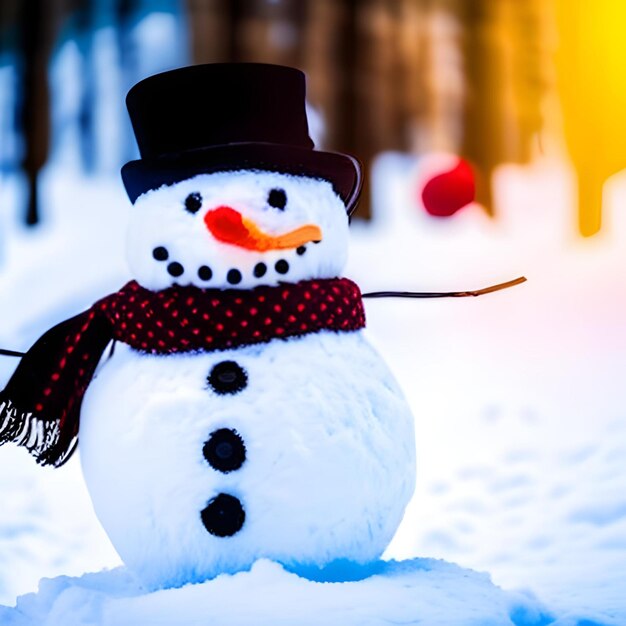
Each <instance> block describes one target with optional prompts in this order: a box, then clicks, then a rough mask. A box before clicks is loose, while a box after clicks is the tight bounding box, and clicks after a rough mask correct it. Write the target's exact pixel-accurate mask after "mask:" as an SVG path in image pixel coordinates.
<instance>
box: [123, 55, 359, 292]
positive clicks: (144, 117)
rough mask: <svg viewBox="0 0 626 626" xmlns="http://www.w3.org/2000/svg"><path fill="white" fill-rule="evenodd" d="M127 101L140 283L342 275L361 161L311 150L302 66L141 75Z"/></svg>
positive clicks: (245, 282)
mask: <svg viewBox="0 0 626 626" xmlns="http://www.w3.org/2000/svg"><path fill="white" fill-rule="evenodd" d="M126 103H127V106H128V112H129V114H130V118H131V121H132V124H133V129H134V131H135V137H136V139H137V144H138V146H139V153H140V155H141V158H140V159H138V160H134V161H130V162H129V163H126V165H124V167H123V168H122V178H123V180H124V185H125V187H126V191H127V192H128V196H129V198H130V200H131V202H133V204H134V205H135V206H134V207H133V210H132V212H131V214H132V217H131V224H130V235H129V237H130V253H129V257H130V266H131V270H132V273H133V275H134V278H135V279H136V280H137V282H139V283H140V284H141V285H142V286H144V287H146V288H148V289H153V290H160V289H164V288H167V287H169V286H171V285H175V284H176V285H195V286H197V287H201V288H207V289H209V288H218V289H225V288H234V289H250V288H253V287H256V286H259V285H277V284H278V283H280V282H292V283H293V282H298V281H301V280H306V279H313V278H333V277H336V276H338V275H340V274H341V271H342V269H343V266H344V264H345V261H346V248H347V227H348V216H349V214H350V212H351V211H352V210H353V209H354V207H355V205H356V202H357V200H358V197H359V193H360V189H361V167H360V164H359V163H358V161H357V160H356V159H355V158H354V157H352V156H350V155H347V154H340V153H336V152H326V151H321V150H316V149H315V146H314V144H313V141H312V140H311V138H310V136H309V130H308V122H307V116H306V107H305V103H306V98H305V76H304V74H303V73H302V72H301V71H299V70H296V69H294V68H289V67H282V66H277V65H266V64H256V63H232V64H230V63H217V64H209V65H195V66H192V67H185V68H179V69H176V70H172V71H169V72H164V73H162V74H157V75H155V76H150V77H148V78H146V79H144V80H142V81H140V82H139V83H137V84H136V85H135V86H134V87H133V88H132V89H131V90H130V92H129V93H128V96H127V98H126Z"/></svg>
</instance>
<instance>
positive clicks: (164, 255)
mask: <svg viewBox="0 0 626 626" xmlns="http://www.w3.org/2000/svg"><path fill="white" fill-rule="evenodd" d="M152 256H153V257H154V258H155V259H156V260H157V261H167V259H168V257H169V256H170V253H169V252H168V251H167V248H165V247H164V246H157V247H156V248H155V249H154V250H153V251H152Z"/></svg>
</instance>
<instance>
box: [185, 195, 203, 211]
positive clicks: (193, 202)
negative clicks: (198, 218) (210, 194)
mask: <svg viewBox="0 0 626 626" xmlns="http://www.w3.org/2000/svg"><path fill="white" fill-rule="evenodd" d="M201 207H202V196H201V195H200V194H199V193H198V192H197V191H194V192H193V193H190V194H189V195H188V196H187V197H186V198H185V208H186V209H187V211H189V213H197V212H198V211H199V210H200V208H201Z"/></svg>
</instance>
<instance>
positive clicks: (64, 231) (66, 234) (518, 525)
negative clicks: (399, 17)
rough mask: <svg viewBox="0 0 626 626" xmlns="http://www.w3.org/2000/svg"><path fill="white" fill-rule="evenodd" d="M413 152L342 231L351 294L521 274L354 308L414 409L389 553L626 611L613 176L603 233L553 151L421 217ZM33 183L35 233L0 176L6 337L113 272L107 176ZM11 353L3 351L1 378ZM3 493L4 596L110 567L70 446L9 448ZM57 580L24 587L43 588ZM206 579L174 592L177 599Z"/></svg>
mask: <svg viewBox="0 0 626 626" xmlns="http://www.w3.org/2000/svg"><path fill="white" fill-rule="evenodd" d="M414 167H415V163H414V162H413V161H412V160H411V159H408V158H406V157H401V156H398V155H388V156H387V157H385V159H383V160H382V161H381V162H380V164H379V169H378V170H377V172H376V178H377V180H378V182H377V184H376V187H375V188H376V190H377V194H378V195H377V202H376V206H377V209H378V213H377V218H376V219H375V220H374V222H373V223H372V224H371V225H367V226H365V225H362V224H354V226H353V235H354V236H353V247H352V255H351V262H350V265H349V268H348V271H347V275H348V276H349V277H351V278H354V279H355V280H356V281H357V282H358V283H359V284H360V285H361V287H362V289H363V290H364V291H368V290H378V289H382V288H385V289H393V288H406V289H420V290H446V289H450V290H452V289H470V288H477V287H482V286H485V285H487V284H492V283H495V282H500V281H503V280H507V279H510V278H513V277H515V276H518V275H521V274H525V275H526V276H527V277H528V279H529V280H528V282H527V283H526V284H524V285H522V286H519V287H516V288H514V289H512V290H508V291H504V292H500V293H496V294H492V295H488V296H483V297H481V298H475V299H454V300H451V299H448V300H426V301H423V300H422V301H406V300H378V301H369V302H368V303H367V305H366V306H367V313H368V326H369V335H370V338H371V340H372V341H373V342H374V344H375V345H376V346H377V347H378V349H379V350H380V351H381V352H382V353H383V355H384V356H385V358H386V359H387V361H388V362H389V364H390V366H391V367H392V369H393V370H394V372H395V374H396V375H397V377H398V379H399V381H400V383H401V384H402V386H403V388H404V389H405V391H406V394H407V396H408V398H409V401H410V402H411V405H412V407H413V409H414V412H415V416H416V429H417V450H418V475H417V480H418V485H417V489H416V494H415V497H414V499H413V501H412V504H411V505H410V507H409V510H408V512H407V515H406V517H405V520H404V522H403V524H402V526H401V528H400V531H399V532H398V534H397V536H396V539H395V540H394V542H393V544H392V546H391V547H390V549H389V551H388V556H390V557H393V558H397V559H406V558H410V557H431V558H438V559H439V558H441V559H446V560H448V561H453V562H455V563H458V564H459V565H460V566H462V567H469V568H472V569H474V570H479V571H487V572H489V573H490V574H491V576H492V578H493V580H494V582H495V583H496V584H497V585H500V586H502V587H504V588H506V589H528V590H531V591H532V592H534V593H535V594H536V595H537V596H538V597H539V598H540V599H541V600H542V601H543V602H545V603H546V605H547V606H548V607H549V609H550V610H551V611H553V612H554V613H555V614H557V615H559V616H562V618H563V619H571V620H575V619H580V620H583V619H586V620H588V622H587V623H588V624H591V623H593V622H596V623H607V624H626V593H625V592H624V590H625V589H626V496H625V495H624V494H626V470H625V466H626V461H625V460H624V459H626V419H625V418H626V416H625V415H624V413H625V412H626V411H625V410H624V408H623V403H622V401H621V400H622V396H623V388H624V385H623V383H622V380H623V374H624V372H626V368H625V366H626V333H625V332H624V330H623V328H624V324H625V322H624V320H625V319H626V315H625V314H626V292H625V290H624V287H623V285H624V278H625V274H626V264H625V261H626V248H624V246H623V239H624V237H626V224H625V223H624V218H622V217H621V216H620V213H619V211H620V208H621V207H623V205H624V201H625V200H626V185H625V184H624V180H623V179H620V178H619V177H616V178H615V180H614V181H613V184H612V185H611V186H610V187H609V188H608V190H607V198H608V200H609V204H610V207H611V209H610V213H609V219H608V220H607V221H609V222H610V230H609V231H608V232H607V233H606V234H605V235H602V236H600V237H596V238H594V239H593V240H588V241H583V240H580V239H577V238H576V237H575V235H574V227H573V224H574V219H573V212H572V210H571V206H572V194H571V185H570V184H569V183H570V180H569V177H568V173H567V171H566V169H565V168H563V167H562V166H559V165H558V164H551V163H542V164H537V165H536V166H534V167H532V168H527V169H521V168H513V167H511V168H506V169H503V170H502V171H501V172H500V174H499V177H498V188H497V191H498V193H499V194H502V198H503V202H501V203H500V204H501V205H503V206H504V211H503V213H502V214H501V215H500V216H499V218H498V220H494V221H491V220H489V219H487V218H486V217H485V216H484V215H483V214H482V213H481V211H480V209H479V208H478V207H468V208H467V209H465V210H463V211H462V212H460V213H459V214H457V215H456V216H454V217H453V218H451V219H450V220H447V221H443V222H437V221H435V220H434V219H433V218H430V217H428V216H427V215H425V214H424V213H423V211H420V209H419V207H417V206H415V204H416V203H415V202H414V201H412V200H411V198H410V197H408V196H407V189H414V187H415V185H416V184H417V181H418V179H419V176H420V175H423V172H424V171H425V167H422V168H418V169H417V171H415V170H414ZM420 172H421V174H420ZM407 181H409V182H411V184H412V187H407V185H406V184H405V183H406V182H407ZM43 189H44V197H45V198H46V209H47V211H46V215H47V216H48V217H47V220H46V223H45V224H44V225H43V226H42V228H40V229H39V231H38V232H36V233H30V232H24V231H21V230H20V229H16V227H15V226H14V220H13V219H12V214H11V211H13V210H14V207H15V206H17V204H18V203H17V199H18V198H19V191H20V190H19V185H17V182H16V181H15V180H6V181H4V184H3V185H2V187H1V188H0V194H1V195H0V206H1V207H3V208H2V219H3V220H4V224H3V227H2V230H3V237H2V241H3V242H5V243H6V246H5V250H4V255H3V257H4V258H3V263H4V264H3V266H2V267H1V268H0V294H2V296H3V297H2V303H3V311H2V324H1V325H0V345H1V346H2V347H9V348H13V349H26V348H27V347H28V346H29V345H30V343H31V342H32V341H33V340H34V339H35V338H36V337H37V336H38V335H39V334H40V333H41V332H42V331H43V330H45V329H46V328H48V327H49V326H51V325H52V324H54V323H55V322H57V321H60V320H61V319H63V318H65V317H69V316H70V315H72V314H74V313H75V312H77V311H78V310H80V309H82V308H84V307H86V306H88V305H89V304H90V303H91V302H93V301H94V300H95V299H97V298H98V297H100V296H102V295H103V294H106V293H109V292H110V291H112V290H114V289H116V288H117V287H118V286H119V285H121V284H123V283H124V282H125V281H126V280H127V278H128V271H127V270H126V268H125V265H124V252H123V248H124V225H125V220H126V215H127V212H128V210H129V209H128V208H127V206H128V205H127V201H126V200H125V198H124V194H123V191H122V186H121V183H120V182H119V181H118V180H116V179H115V180H114V179H91V180H83V179H81V178H79V177H76V178H73V177H71V176H68V175H67V173H64V174H63V175H62V176H59V175H58V172H55V171H54V170H53V169H52V168H51V169H50V170H49V171H48V172H47V173H46V176H45V179H44V187H43ZM383 207H384V210H385V213H384V215H383V210H382V209H383ZM14 366H15V362H14V361H13V360H11V359H0V382H3V381H4V380H6V378H8V376H9V374H10V371H11V369H12V368H13V367H14ZM0 491H1V492H2V497H3V503H4V506H3V507H2V509H1V510H0V603H1V604H7V605H10V604H13V603H14V602H15V598H16V596H17V595H18V594H23V593H26V592H28V591H32V590H34V589H35V588H36V585H37V581H38V579H39V578H41V577H42V576H46V577H55V576H59V575H61V574H65V575H69V576H75V575H80V574H82V573H83V572H85V571H96V570H100V569H102V568H103V567H114V566H116V565H117V564H119V560H118V558H117V556H116V555H115V553H114V551H113V549H112V547H111V546H110V544H109V543H108V540H107V539H106V536H105V535H104V533H103V531H102V530H101V529H100V528H99V526H98V523H97V520H96V519H95V517H94V515H93V513H92V511H91V509H90V504H89V498H88V495H87V494H86V491H85V488H84V486H83V484H82V479H81V477H80V470H79V464H78V462H77V459H73V460H72V461H71V462H70V463H69V464H68V465H67V466H66V467H64V468H62V469H60V470H50V469H42V468H39V467H37V466H36V465H35V464H34V463H33V462H32V460H31V459H30V457H29V456H28V455H27V454H26V453H25V452H24V451H23V450H18V449H15V448H13V447H10V446H5V447H3V448H2V449H0ZM276 567H277V566H275V565H273V564H269V563H262V564H260V565H259V568H257V569H256V570H253V572H252V573H251V574H250V577H251V578H250V579H251V580H258V581H259V584H264V583H267V584H270V581H272V580H274V577H277V578H278V579H279V580H280V581H282V582H281V584H283V583H284V584H285V585H287V587H289V586H294V587H297V586H298V585H299V584H301V583H298V582H296V581H294V580H293V578H290V576H291V575H287V574H285V573H281V572H279V571H278V570H277V569H276ZM444 567H445V566H444ZM449 567H453V566H449ZM264 568H265V569H264ZM272 568H273V569H272ZM259 572H260V573H259ZM265 574H267V577H266V578H264V576H265ZM119 575H120V576H122V575H123V574H119ZM464 575H466V574H464ZM468 575H469V574H468ZM95 576H96V579H89V580H96V582H97V581H98V580H100V579H98V578H97V576H104V578H103V579H101V580H103V585H104V589H103V590H102V591H103V593H104V595H105V596H106V595H107V594H109V592H110V585H112V584H113V583H112V582H111V581H112V580H113V579H109V578H108V577H107V575H104V574H103V575H95ZM112 576H114V575H112ZM115 576H117V574H116V575H115ZM245 576H246V575H241V578H240V579H239V580H244V579H245ZM470 576H471V575H470ZM63 580H64V579H61V580H59V581H56V582H55V581H53V582H46V583H45V584H44V585H43V586H42V591H41V593H40V594H39V595H40V596H41V597H40V598H39V600H38V599H37V598H35V599H32V598H31V599H29V600H27V599H24V600H23V601H21V602H26V603H27V604H28V603H29V602H35V603H36V602H46V600H45V598H46V597H52V596H54V597H56V596H57V595H58V593H57V591H58V590H59V589H60V588H61V587H62V586H63V585H64V584H65V583H64V582H63ZM439 583H441V581H439V582H438V583H437V584H439ZM85 584H86V586H87V587H89V585H91V584H92V583H91V582H90V583H88V584H87V583H84V582H78V583H76V585H75V586H76V587H77V588H78V590H77V591H76V592H75V595H76V596H77V597H78V599H77V602H79V603H81V602H87V605H89V603H90V602H91V600H90V598H86V597H85V595H84V592H83V591H80V587H81V586H85ZM220 584H232V585H235V586H236V585H237V584H239V583H237V582H235V580H234V579H233V582H232V583H220ZM311 584H312V583H311ZM205 585H210V583H205ZM205 585H202V586H200V587H198V588H194V589H192V590H191V591H185V589H186V588H185V589H183V590H180V593H181V594H182V595H181V599H182V598H183V597H186V595H185V594H193V593H194V592H195V591H196V590H197V589H201V588H203V587H204V586H205ZM51 587H52V588H53V591H50V589H51ZM54 589H56V590H57V591H54ZM111 593H112V592H111ZM124 593H127V592H124ZM160 593H161V592H160ZM162 593H166V592H162ZM215 593H217V592H215ZM329 593H330V592H329ZM368 593H369V592H368ZM489 593H495V592H489ZM42 594H43V595H42ZM109 595H111V594H109ZM112 595H115V594H114V593H112ZM131 595H132V594H131ZM366 595H367V594H366ZM216 597H219V595H217V596H216ZM159 598H162V596H159ZM156 600H158V602H161V601H162V600H161V599H158V598H155V601H156ZM63 601H64V602H70V601H72V596H71V594H70V596H67V595H66V596H64V600H63ZM124 601H125V602H126V600H124ZM133 601H136V602H137V603H138V604H141V602H140V600H139V599H135V600H133ZM111 602H113V601H111ZM128 602H131V604H132V601H128ZM329 602H330V600H329ZM113 604H115V603H114V602H113ZM113 604H111V605H110V606H113ZM144 604H146V603H144ZM323 606H327V605H326V604H324V605H323ZM368 606H372V605H368ZM107 610H108V609H107ZM111 610H114V609H111ZM115 610H117V609H115ZM137 610H139V609H137ZM146 610H148V609H147V608H146ZM1 615H2V614H0V617H1ZM567 616H569V617H567ZM433 619H434V618H433ZM0 621H2V620H0ZM9 623H11V622H9ZM51 623H53V622H51ZM274 623H276V622H274ZM359 623H363V622H359ZM372 623H384V622H382V621H381V622H375V621H372ZM409 623H411V622H409ZM426 623H436V622H433V621H428V622H426ZM448 623H453V622H448ZM468 623H469V622H468ZM475 623H507V622H504V621H498V620H497V619H496V618H493V620H492V621H491V622H488V621H482V622H475ZM519 623H524V622H519ZM560 623H566V622H560ZM568 623H570V622H568ZM571 623H575V622H574V621H571ZM581 623H582V622H581Z"/></svg>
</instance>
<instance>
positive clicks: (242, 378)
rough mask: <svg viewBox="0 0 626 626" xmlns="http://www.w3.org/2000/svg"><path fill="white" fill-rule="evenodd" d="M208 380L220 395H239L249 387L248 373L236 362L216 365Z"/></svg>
mask: <svg viewBox="0 0 626 626" xmlns="http://www.w3.org/2000/svg"><path fill="white" fill-rule="evenodd" d="M207 380H208V382H209V385H210V386H211V388H212V389H213V391H215V393H217V394H219V395H225V394H233V393H239V392H240V391H242V390H243V389H245V388H246V386H247V385H248V375H247V374H246V371H245V370H244V369H243V367H241V365H239V364H238V363H235V361H222V362H221V363H218V364H217V365H215V366H214V367H213V369H212V370H211V373H210V374H209V376H208V379H207Z"/></svg>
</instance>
